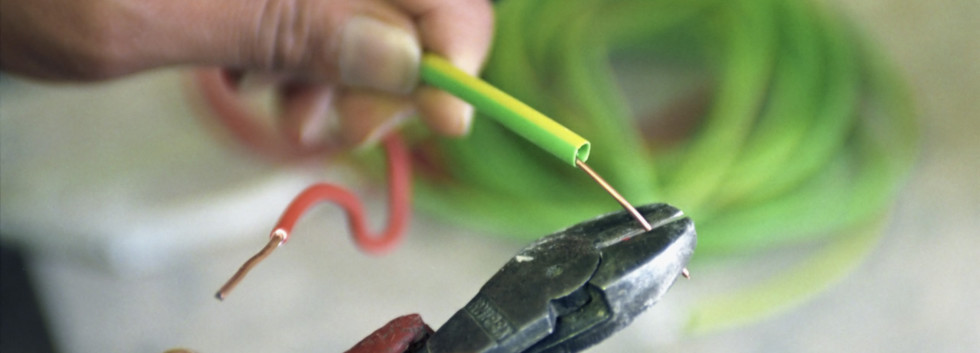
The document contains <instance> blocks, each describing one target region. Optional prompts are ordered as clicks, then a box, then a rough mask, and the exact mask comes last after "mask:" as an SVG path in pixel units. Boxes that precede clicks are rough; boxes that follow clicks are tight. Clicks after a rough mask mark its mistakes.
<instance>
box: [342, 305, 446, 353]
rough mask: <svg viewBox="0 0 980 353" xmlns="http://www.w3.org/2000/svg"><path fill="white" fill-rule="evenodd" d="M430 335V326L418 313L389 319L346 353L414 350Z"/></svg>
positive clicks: (391, 352) (401, 352)
mask: <svg viewBox="0 0 980 353" xmlns="http://www.w3.org/2000/svg"><path fill="white" fill-rule="evenodd" d="M430 335H432V328H430V327H429V325H426V324H425V322H423V321H422V317H421V316H419V314H409V315H405V316H402V317H398V318H396V319H394V320H391V321H390V322H388V323H387V324H385V325H384V326H382V327H381V328H379V329H378V330H377V331H374V333H371V335H369V336H367V337H365V338H364V339H363V340H361V342H358V343H357V345H355V346H354V348H351V349H350V350H348V351H347V353H406V352H412V351H415V350H416V349H417V348H419V347H421V345H423V344H425V340H426V339H428V338H429V336H430Z"/></svg>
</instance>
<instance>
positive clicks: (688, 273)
mask: <svg viewBox="0 0 980 353" xmlns="http://www.w3.org/2000/svg"><path fill="white" fill-rule="evenodd" d="M681 276H684V278H687V279H691V271H688V270H687V267H685V268H684V269H682V270H681Z"/></svg>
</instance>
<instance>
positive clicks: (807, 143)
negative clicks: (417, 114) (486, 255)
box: [416, 0, 917, 328]
mask: <svg viewBox="0 0 980 353" xmlns="http://www.w3.org/2000/svg"><path fill="white" fill-rule="evenodd" d="M496 10H497V21H498V22H497V33H496V39H495V42H494V48H493V52H492V55H491V58H490V60H489V62H488V64H487V67H486V69H485V71H484V78H485V79H486V80H487V81H488V82H490V83H492V84H493V85H495V86H497V87H499V88H500V89H502V90H503V91H505V92H508V93H510V94H511V95H513V96H515V97H517V98H518V99H520V100H521V101H523V102H525V103H527V104H528V105H530V106H532V107H534V108H536V109H537V110H539V111H541V112H543V113H545V114H547V115H548V116H550V117H552V118H554V119H555V120H556V121H558V122H559V123H561V124H562V125H565V126H567V127H568V128H569V129H571V130H572V131H576V132H578V133H580V134H582V135H583V136H584V137H585V138H586V139H588V140H589V141H591V142H592V147H591V155H592V159H591V160H590V164H591V165H592V166H593V168H594V169H596V170H597V171H599V172H600V173H601V174H603V175H604V176H605V178H606V179H607V180H608V181H609V182H610V183H611V184H613V185H616V186H617V188H618V189H619V191H620V192H621V193H622V194H623V195H624V196H625V197H626V198H627V199H629V200H631V201H633V202H634V203H636V204H643V203H649V202H668V203H671V204H674V205H676V206H678V207H679V208H681V209H683V210H685V212H686V213H687V214H689V215H690V216H691V217H692V218H693V219H694V220H695V223H696V224H697V229H698V235H699V241H698V253H697V256H696V257H695V261H704V260H706V259H711V258H718V256H720V255H732V254H753V253H756V252H758V251H761V250H766V249H772V248H775V247H778V246H784V245H789V244H798V243H801V242H804V241H808V242H815V241H822V242H825V243H826V242H831V243H836V244H838V245H837V246H836V247H835V246H831V247H829V248H828V249H837V250H832V251H831V250H828V251H831V252H829V253H822V254H821V255H820V256H830V257H831V258H835V259H837V260H835V261H833V262H827V261H824V262H817V263H819V265H813V266H810V267H806V266H804V267H801V268H800V269H798V270H797V271H804V272H806V271H810V272H808V273H810V274H813V273H816V272H819V273H822V274H824V275H819V276H817V275H813V276H801V277H800V278H811V279H812V281H810V282H808V283H800V282H799V281H796V282H794V283H790V284H787V285H791V286H797V287H799V288H804V289H806V290H804V291H802V292H813V291H814V290H817V289H819V288H823V287H825V286H826V284H827V283H829V282H832V281H833V279H834V278H838V277H839V276H841V275H843V274H844V273H846V272H847V271H846V270H847V269H849V268H851V267H852V266H853V264H855V263H856V262H857V261H859V260H860V258H861V257H862V255H863V254H864V253H866V251H867V250H868V249H870V248H871V246H872V245H873V244H874V243H875V242H874V241H855V239H858V238H859V237H857V236H856V235H855V234H862V236H863V237H864V238H860V239H872V240H873V239H877V238H876V236H877V234H880V233H879V232H873V231H872V232H868V231H861V232H858V231H857V230H858V229H862V230H863V229H866V228H867V227H868V225H869V224H875V223H876V222H878V221H879V220H880V219H881V218H882V216H883V215H885V214H886V213H887V210H888V208H889V205H890V204H891V203H892V202H893V200H894V198H895V196H896V193H897V190H898V189H899V187H900V186H901V183H902V181H903V179H904V176H905V175H906V174H907V172H908V170H909V169H910V167H911V164H912V161H913V160H914V156H915V150H916V141H917V125H916V122H915V119H914V116H913V112H912V108H911V107H910V106H909V104H910V103H909V99H908V97H907V94H906V92H905V89H904V86H903V85H902V84H901V82H900V81H899V80H898V79H897V78H896V77H895V76H894V74H893V73H892V70H891V68H890V67H889V66H888V65H887V63H886V62H885V61H884V60H882V59H881V58H880V57H878V56H877V54H876V53H875V52H874V51H873V50H871V49H870V48H869V47H868V45H867V43H865V42H864V41H863V40H862V39H863V38H862V37H861V36H860V35H859V34H858V33H857V31H856V30H855V29H854V28H852V27H851V26H849V25H848V24H847V23H846V22H845V21H843V20H842V19H841V18H840V16H837V15H836V14H835V13H833V12H831V11H827V10H826V9H824V8H821V7H820V6H818V4H816V3H812V2H808V1H782V0H728V1H722V0H691V1H666V0H504V1H500V2H498V3H497V6H496ZM617 58H629V59H635V58H641V59H642V58H653V61H655V62H657V63H665V65H667V66H668V67H680V68H682V69H688V70H691V69H693V70H696V71H697V72H699V73H701V74H700V75H696V77H694V78H693V80H696V81H698V80H699V81H703V82H702V83H703V85H704V86H706V87H709V88H708V89H707V90H706V92H707V93H706V94H707V95H708V99H709V103H708V105H707V106H706V107H705V109H704V110H705V111H704V113H703V114H699V115H697V116H689V117H688V120H690V121H694V122H696V124H695V127H694V128H693V129H692V130H691V131H687V132H684V133H685V134H686V135H684V136H683V139H682V140H681V141H680V142H677V143H673V144H661V143H658V142H659V141H656V140H654V139H651V138H650V137H648V136H646V134H645V130H647V129H646V128H645V127H647V126H649V125H650V121H649V120H647V119H644V118H642V117H640V116H641V114H638V113H637V112H636V111H634V108H633V106H635V105H636V104H635V103H636V102H630V101H629V100H628V99H627V98H625V97H627V96H628V94H627V93H630V92H624V91H623V88H622V87H624V86H623V85H621V84H620V82H619V80H618V76H617V74H616V66H615V65H614V64H612V62H613V61H614V60H615V59H617ZM686 83H690V82H686ZM654 84H659V85H663V84H662V83H651V85H654ZM667 86H668V87H669V86H670V85H667ZM676 86H678V87H681V86H685V82H677V83H676ZM687 86H691V85H690V84H687ZM668 93H669V92H668ZM650 98H651V100H653V99H655V98H657V97H650ZM434 143H436V144H437V148H435V149H429V150H428V151H427V152H426V153H428V154H429V156H428V157H429V159H430V160H435V161H438V163H439V169H440V170H441V171H442V174H441V175H439V176H433V175H431V174H423V175H422V176H420V177H419V178H418V179H417V182H416V188H417V190H418V197H417V205H418V206H420V208H422V209H423V210H427V211H429V212H430V213H432V214H436V215H441V216H444V218H446V219H448V220H452V221H453V222H457V223H459V224H462V225H465V226H468V227H477V228H482V229H485V230H489V231H492V232H495V233H500V234H506V235H509V236H516V237H521V238H530V237H537V236H540V235H541V234H547V233H548V232H551V231H554V230H555V229H559V228H562V227H564V226H567V225H569V224H573V223H576V222H578V221H580V220H582V219H585V218H589V217H593V216H595V215H596V214H600V213H604V212H609V211H613V210H615V209H616V207H617V206H616V205H615V204H613V203H610V202H609V200H608V196H607V195H604V194H602V191H601V190H598V189H597V188H594V187H593V186H592V185H591V184H590V183H591V181H590V180H588V179H587V178H585V177H584V175H580V174H579V173H577V172H575V171H574V169H573V168H567V167H566V166H564V165H561V162H560V161H557V160H554V158H552V157H551V156H549V155H547V154H546V153H544V152H541V151H539V150H538V149H537V148H535V147H534V146H531V145H530V144H528V143H527V142H526V141H524V140H523V139H521V138H520V137H517V136H515V135H514V134H513V133H512V132H510V131H508V130H506V129H505V128H503V127H501V126H499V125H497V124H496V123H494V122H492V121H489V120H488V119H486V118H481V117H479V115H478V117H477V119H476V120H475V122H474V126H473V130H472V134H471V136H470V137H468V138H466V139H460V140H437V141H436V142H434ZM867 234H871V235H867ZM867 237H871V238H867ZM813 244H820V243H813ZM840 244H856V245H853V246H844V245H840ZM845 248H846V249H847V250H846V251H845V250H840V249H845ZM856 249H863V250H861V251H858V250H856ZM845 253H846V254H851V255H850V256H837V257H834V256H832V255H834V254H838V255H839V254H845ZM830 268H834V269H836V270H829V269H830ZM814 271H816V272H814ZM797 274H799V273H797ZM830 274H833V275H830ZM804 275H805V273H804ZM804 282H805V281H804ZM775 292H778V291H770V293H775ZM788 292H793V291H787V293H788ZM802 292H801V291H796V292H794V293H797V294H796V297H799V296H800V295H801V294H800V293H802ZM746 295H749V294H746ZM751 295H754V296H758V293H757V292H753V293H752V294H751ZM792 299H793V298H789V299H786V301H792ZM725 300H726V302H725V305H714V306H712V305H707V306H706V307H707V308H708V309H704V310H701V311H698V313H699V315H700V317H702V318H710V319H706V320H708V321H711V323H704V322H703V321H698V322H699V323H698V324H696V325H701V326H700V327H701V328H703V327H706V326H712V325H715V326H723V324H722V322H724V321H725V320H729V321H732V322H734V321H738V320H742V321H744V320H743V319H744V318H745V317H749V316H752V315H758V314H759V312H761V311H764V310H763V309H758V310H756V311H755V312H752V313H734V312H731V313H726V312H725V310H727V309H725V307H726V306H727V307H732V306H734V307H738V305H737V303H738V300H739V298H738V297H737V296H736V297H730V298H726V299H725ZM732 301H734V302H736V303H732ZM742 302H743V303H744V302H745V301H744V300H743V301H742ZM774 306H778V305H774ZM745 307H746V308H747V307H749V306H745ZM696 311H697V310H696ZM726 315H728V317H727V318H725V317H726ZM736 316H737V317H738V319H734V317H736ZM739 322H741V321H739Z"/></svg>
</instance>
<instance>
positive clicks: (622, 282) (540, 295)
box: [421, 204, 697, 353]
mask: <svg viewBox="0 0 980 353" xmlns="http://www.w3.org/2000/svg"><path fill="white" fill-rule="evenodd" d="M637 210H638V211H640V213H641V214H642V215H643V216H644V217H645V218H646V219H647V220H648V221H649V222H650V224H651V225H653V230H651V231H645V230H644V229H643V228H642V227H641V226H640V225H639V223H638V222H636V220H634V219H633V218H632V217H631V216H630V214H628V213H626V212H624V211H621V212H615V213H610V214H607V215H604V216H601V217H598V218H596V219H593V220H589V221H586V222H583V223H579V224H577V225H574V226H572V227H570V228H568V229H565V230H562V231H560V232H557V233H554V234H551V235H549V236H546V237H544V238H541V239H539V240H537V241H536V242H534V243H533V244H531V245H529V246H528V247H526V248H524V249H523V250H521V251H520V252H519V253H518V254H517V255H515V256H514V258H512V259H511V260H510V261H509V262H507V264H505V265H504V267H503V268H501V269H500V271H498V272H497V273H496V274H495V275H494V276H493V277H492V278H491V279H490V281H488V282H487V283H486V284H485V285H484V286H483V288H481V289H480V292H479V293H478V294H477V295H476V297H474V298H473V299H472V300H470V302H469V303H467V304H466V306H465V307H464V308H463V309H461V310H459V311H458V312H456V314H455V315H453V316H452V317H451V318H450V319H449V321H447V322H446V324H445V325H443V326H442V327H441V328H440V329H439V330H438V331H436V332H435V334H433V335H432V336H431V337H430V338H429V339H428V340H427V341H426V344H425V346H424V348H422V349H421V351H423V352H428V353H448V352H487V353H489V352H493V353H518V352H527V353H530V352H535V353H537V352H563V353H564V352H577V351H580V350H583V349H585V348H587V347H590V346H592V345H594V344H596V343H598V342H600V341H602V340H603V339H605V338H606V337H608V336H609V335H612V334H613V333H614V332H616V331H618V330H620V329H622V328H624V327H626V326H627V325H629V324H630V323H631V322H632V321H633V318H634V317H636V316H637V315H639V314H640V313H641V312H642V311H644V310H645V309H646V308H648V307H650V306H652V305H653V304H654V303H656V302H657V301H658V300H659V299H660V297H661V296H663V294H664V293H665V292H666V291H667V289H668V288H670V286H671V285H672V284H673V283H674V281H675V280H676V279H677V276H678V275H680V273H681V271H682V270H683V269H684V267H685V266H686V265H687V262H688V260H689V259H690V257H691V255H692V254H693V252H694V246H695V244H696V242H697V240H696V238H697V236H696V234H695V231H694V223H693V222H692V221H691V220H690V219H689V218H687V217H685V216H684V214H683V212H681V211H680V210H678V209H676V208H674V207H671V206H669V205H665V204H652V205H646V206H643V207H639V208H637Z"/></svg>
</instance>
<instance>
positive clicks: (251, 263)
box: [214, 229, 288, 300]
mask: <svg viewBox="0 0 980 353" xmlns="http://www.w3.org/2000/svg"><path fill="white" fill-rule="evenodd" d="M287 235H288V234H287V233H286V231H285V230H282V229H276V230H275V231H274V232H272V236H271V237H270V238H269V242H268V243H267V244H265V247H263V248H262V250H259V252H258V253H257V254H255V256H252V257H251V258H249V259H248V261H245V263H244V264H242V267H240V268H239V269H238V271H237V272H235V274H234V275H232V276H231V278H229V279H228V282H225V285H223V286H221V289H219V290H218V293H216V294H215V295H214V296H215V298H218V300H225V298H227V297H228V294H229V293H231V290H232V289H235V286H237V285H238V283H239V282H241V281H242V279H244V278H245V275H247V274H248V271H251V270H252V268H253V267H255V265H258V264H259V262H262V260H265V258H266V257H268V256H269V254H272V251H273V250H276V248H278V247H279V245H282V243H283V242H284V241H285V240H286V237H287Z"/></svg>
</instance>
